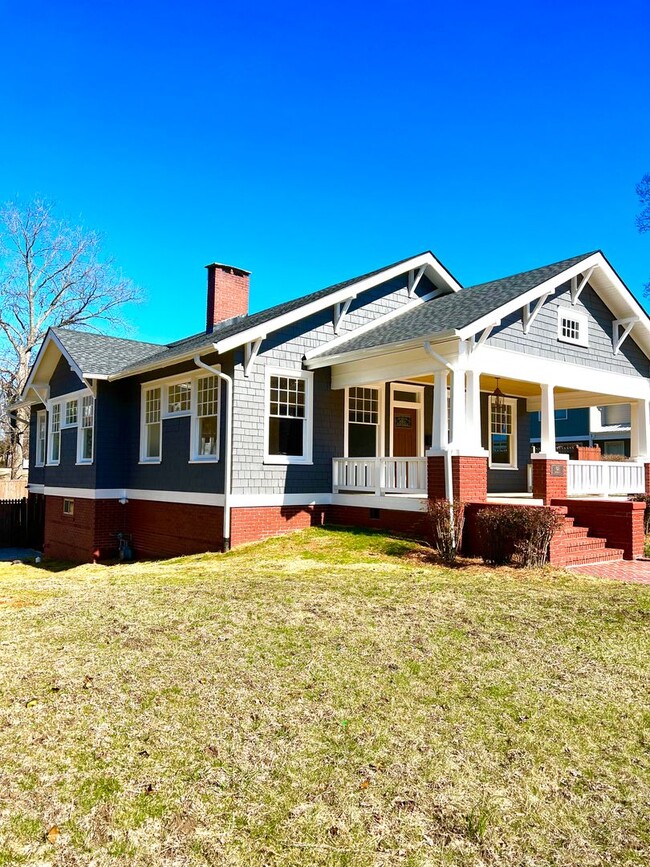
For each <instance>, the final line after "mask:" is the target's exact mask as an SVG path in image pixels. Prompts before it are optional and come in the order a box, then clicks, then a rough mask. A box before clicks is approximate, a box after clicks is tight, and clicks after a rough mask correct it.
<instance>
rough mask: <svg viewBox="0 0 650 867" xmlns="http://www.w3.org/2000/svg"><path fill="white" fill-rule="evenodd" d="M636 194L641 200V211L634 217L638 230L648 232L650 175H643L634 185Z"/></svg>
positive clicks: (649, 229)
mask: <svg viewBox="0 0 650 867" xmlns="http://www.w3.org/2000/svg"><path fill="white" fill-rule="evenodd" d="M636 194H637V196H638V197H639V201H640V202H641V212H640V213H639V214H638V216H637V218H636V227H637V229H638V230H639V232H650V175H644V176H643V177H642V178H641V180H640V182H639V183H638V184H637V185H636Z"/></svg>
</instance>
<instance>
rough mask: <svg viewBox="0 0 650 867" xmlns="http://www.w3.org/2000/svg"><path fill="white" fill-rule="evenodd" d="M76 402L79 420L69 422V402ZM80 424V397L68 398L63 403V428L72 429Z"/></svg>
mask: <svg viewBox="0 0 650 867" xmlns="http://www.w3.org/2000/svg"><path fill="white" fill-rule="evenodd" d="M69 403H76V404H77V421H72V422H68V421H67V418H68V404H69ZM78 424H79V399H78V398H77V397H73V398H67V399H66V400H64V401H63V402H62V404H61V428H62V429H63V428H66V429H70V428H73V427H77V425H78Z"/></svg>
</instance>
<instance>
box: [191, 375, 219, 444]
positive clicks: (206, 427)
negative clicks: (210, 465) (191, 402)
mask: <svg viewBox="0 0 650 867" xmlns="http://www.w3.org/2000/svg"><path fill="white" fill-rule="evenodd" d="M195 401H196V402H195V406H196V410H195V412H194V413H193V415H192V454H191V459H192V460H195V461H216V460H218V459H219V448H218V444H219V380H218V378H217V377H216V376H200V377H199V378H198V379H197V380H196V398H195Z"/></svg>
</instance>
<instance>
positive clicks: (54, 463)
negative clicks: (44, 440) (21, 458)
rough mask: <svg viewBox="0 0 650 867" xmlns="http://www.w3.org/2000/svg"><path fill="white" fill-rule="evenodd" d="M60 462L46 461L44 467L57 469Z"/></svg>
mask: <svg viewBox="0 0 650 867" xmlns="http://www.w3.org/2000/svg"><path fill="white" fill-rule="evenodd" d="M60 464H61V461H48V462H47V463H46V464H45V466H46V467H58V466H60Z"/></svg>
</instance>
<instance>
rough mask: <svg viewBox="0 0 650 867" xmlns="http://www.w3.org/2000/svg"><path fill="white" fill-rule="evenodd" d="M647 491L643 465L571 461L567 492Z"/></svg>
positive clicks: (601, 493) (575, 493) (613, 492)
mask: <svg viewBox="0 0 650 867" xmlns="http://www.w3.org/2000/svg"><path fill="white" fill-rule="evenodd" d="M644 491H645V469H644V465H643V464H637V463H632V462H631V461H625V462H623V461H621V462H618V461H616V462H614V461H569V468H568V478H567V493H568V494H569V496H575V495H578V494H600V495H601V496H609V495H614V494H639V493H643V492H644Z"/></svg>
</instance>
